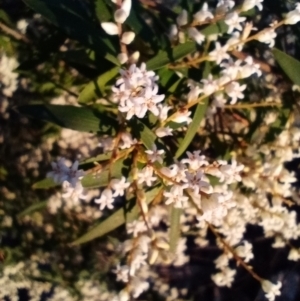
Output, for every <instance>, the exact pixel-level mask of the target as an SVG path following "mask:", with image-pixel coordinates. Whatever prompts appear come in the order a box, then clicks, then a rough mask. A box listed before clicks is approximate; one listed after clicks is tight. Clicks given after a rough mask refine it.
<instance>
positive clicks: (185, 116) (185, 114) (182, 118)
mask: <svg viewBox="0 0 300 301" xmlns="http://www.w3.org/2000/svg"><path fill="white" fill-rule="evenodd" d="M191 114H192V112H190V111H189V110H187V109H180V110H179V111H178V112H177V113H176V115H175V117H173V119H172V121H174V122H176V123H183V122H186V123H187V124H189V123H191V122H192V118H190V117H189V116H190V115H191Z"/></svg>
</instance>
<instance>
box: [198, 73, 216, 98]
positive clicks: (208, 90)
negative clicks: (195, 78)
mask: <svg viewBox="0 0 300 301" xmlns="http://www.w3.org/2000/svg"><path fill="white" fill-rule="evenodd" d="M201 83H202V84H203V93H204V94H205V95H211V94H212V93H214V92H216V91H217V90H218V82H217V81H216V80H215V79H214V78H213V76H212V75H211V74H209V75H208V78H207V79H205V78H203V79H202V80H201Z"/></svg>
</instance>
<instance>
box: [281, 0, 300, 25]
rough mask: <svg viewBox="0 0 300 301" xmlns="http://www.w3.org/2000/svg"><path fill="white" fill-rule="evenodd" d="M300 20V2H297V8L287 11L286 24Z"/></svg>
mask: <svg viewBox="0 0 300 301" xmlns="http://www.w3.org/2000/svg"><path fill="white" fill-rule="evenodd" d="M299 21H300V3H296V9H294V10H292V11H290V12H289V13H287V15H286V16H285V19H284V24H290V25H293V24H296V23H298V22H299Z"/></svg>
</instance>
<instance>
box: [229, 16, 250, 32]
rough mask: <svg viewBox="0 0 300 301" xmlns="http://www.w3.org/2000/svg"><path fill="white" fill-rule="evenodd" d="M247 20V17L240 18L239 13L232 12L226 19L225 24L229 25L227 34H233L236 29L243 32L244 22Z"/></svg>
mask: <svg viewBox="0 0 300 301" xmlns="http://www.w3.org/2000/svg"><path fill="white" fill-rule="evenodd" d="M245 20H246V17H240V16H239V15H238V13H236V12H232V13H230V14H228V15H226V17H225V20H224V21H225V23H226V24H227V25H228V30H227V33H232V32H233V31H234V30H235V29H237V30H238V31H242V29H243V27H242V25H241V23H242V22H244V21H245Z"/></svg>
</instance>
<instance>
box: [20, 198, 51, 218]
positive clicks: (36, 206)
mask: <svg viewBox="0 0 300 301" xmlns="http://www.w3.org/2000/svg"><path fill="white" fill-rule="evenodd" d="M46 206H47V201H44V202H38V203H34V204H32V205H31V206H29V207H28V208H26V209H25V210H24V211H22V212H20V213H19V214H18V215H17V218H22V217H23V216H26V215H29V214H31V213H33V212H35V211H38V210H41V209H44V208H46Z"/></svg>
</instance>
